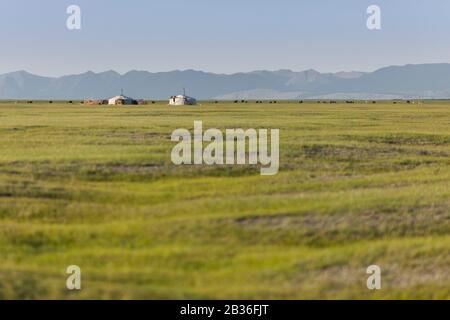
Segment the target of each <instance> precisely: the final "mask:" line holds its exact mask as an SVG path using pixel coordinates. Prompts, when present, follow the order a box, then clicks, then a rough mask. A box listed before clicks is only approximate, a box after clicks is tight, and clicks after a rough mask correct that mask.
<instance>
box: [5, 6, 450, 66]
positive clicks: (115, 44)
mask: <svg viewBox="0 0 450 320" xmlns="http://www.w3.org/2000/svg"><path fill="white" fill-rule="evenodd" d="M71 4H76V5H79V6H80V7H81V10H82V12H81V13H82V29H81V30H79V31H70V30H68V29H67V28H66V19H67V17H68V15H67V14H66V8H67V7H68V6H69V5H71ZM371 4H377V5H379V6H380V7H381V13H382V30H379V31H369V30H368V29H367V27H366V19H367V16H368V15H367V14H366V9H367V7H368V6H369V5H371ZM0 10H1V13H2V18H1V19H0V39H1V41H2V42H1V50H0V73H5V72H10V71H16V70H22V69H23V70H27V71H29V72H32V73H36V74H40V75H62V74H70V73H81V72H84V71H87V70H93V71H97V72H98V71H104V70H109V69H114V70H116V71H119V72H126V71H129V70H132V69H138V70H148V71H168V70H174V69H196V70H203V71H211V72H220V73H233V72H239V71H251V70H259V69H269V70H275V69H293V70H304V69H309V68H314V69H317V70H319V71H322V72H326V71H329V72H335V71H341V70H347V71H349V70H361V71H372V70H374V69H377V68H379V67H384V66H388V65H393V64H400V65H401V64H408V63H431V62H450V33H449V30H450V19H449V18H450V1H445V0H395V1H392V0H371V1H366V0H341V1H336V0H303V1H302V0H271V1H269V0H226V1H225V0H189V1H187V0H151V1H147V0H128V1H124V0H120V1H119V0H70V1H66V0H39V1H29V0H2V1H1V2H0Z"/></svg>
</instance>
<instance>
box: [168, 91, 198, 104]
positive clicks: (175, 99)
mask: <svg viewBox="0 0 450 320" xmlns="http://www.w3.org/2000/svg"><path fill="white" fill-rule="evenodd" d="M196 104H197V100H195V99H194V98H192V97H188V96H186V95H184V94H180V95H178V96H172V97H170V100H169V105H171V106H195V105H196Z"/></svg>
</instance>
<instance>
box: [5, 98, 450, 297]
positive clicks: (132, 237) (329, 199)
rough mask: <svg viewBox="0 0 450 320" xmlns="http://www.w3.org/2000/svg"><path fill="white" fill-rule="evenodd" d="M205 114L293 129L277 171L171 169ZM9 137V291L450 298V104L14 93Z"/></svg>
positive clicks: (210, 124) (219, 123) (222, 120)
mask: <svg viewBox="0 0 450 320" xmlns="http://www.w3.org/2000/svg"><path fill="white" fill-rule="evenodd" d="M194 120H203V126H204V128H205V129H206V128H218V129H223V130H225V129H227V128H239V127H242V128H244V129H245V128H279V129H280V145H281V146H280V147H281V150H280V172H279V174H278V175H276V176H260V174H259V168H257V167H252V166H233V167H227V166H174V165H172V163H171V160H170V152H171V149H172V147H173V146H174V145H175V143H173V142H171V141H170V135H171V133H172V131H173V130H174V129H177V128H188V129H190V130H192V128H193V122H194ZM0 142H1V152H0V298H2V299H11V298H18V299H36V298H46V299H47V298H48V299H59V298H62V299H82V298H88V299H97V298H98V299H166V298H175V299H182V298H192V299H216V298H224V299H228V298H235V299H254V298H258V299H320V298H324V299H337V298H349V299H350V298H356V299H385V298H389V299H390V298H401V299H403V298H420V299H422V298H441V299H450V158H449V155H450V102H449V103H445V102H436V103H431V102H428V103H424V104H420V105H417V104H414V105H407V104H393V103H377V104H317V103H304V104H298V103H278V104H253V103H248V104H232V103H230V104H227V103H219V104H208V103H203V104H202V105H201V106H198V107H195V108H192V107H177V108H169V107H168V106H166V105H163V104H155V105H147V106H138V107H137V106H135V107H100V106H96V107H87V106H82V105H69V104H59V103H54V104H43V103H42V104H32V105H29V104H20V103H19V104H13V103H2V104H0ZM73 264H75V265H78V266H80V267H81V270H82V290H81V291H76V292H74V291H68V290H67V289H66V287H65V285H66V277H67V275H66V274H65V271H66V268H67V266H69V265H73ZM372 264H376V265H379V266H380V267H381V269H382V289H381V290H378V291H370V290H368V289H367V287H366V280H367V277H368V275H366V268H367V267H368V266H369V265H372Z"/></svg>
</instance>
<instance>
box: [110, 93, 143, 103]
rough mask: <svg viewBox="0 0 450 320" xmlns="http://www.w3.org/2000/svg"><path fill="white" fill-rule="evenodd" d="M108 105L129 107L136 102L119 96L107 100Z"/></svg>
mask: <svg viewBox="0 0 450 320" xmlns="http://www.w3.org/2000/svg"><path fill="white" fill-rule="evenodd" d="M108 104H112V105H131V104H138V103H137V101H136V100H134V99H133V98H130V97H127V96H124V95H120V96H115V97H112V98H111V99H108Z"/></svg>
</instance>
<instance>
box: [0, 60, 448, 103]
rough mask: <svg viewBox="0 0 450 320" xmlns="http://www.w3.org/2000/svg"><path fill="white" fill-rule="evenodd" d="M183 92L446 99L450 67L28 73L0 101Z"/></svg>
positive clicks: (5, 85) (1, 85)
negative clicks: (226, 71) (49, 74)
mask: <svg viewBox="0 0 450 320" xmlns="http://www.w3.org/2000/svg"><path fill="white" fill-rule="evenodd" d="M183 88H186V90H187V94H188V95H191V96H193V97H196V98H198V99H230V100H234V99H401V98H404V99H411V98H429V99H438V98H450V64H444V63H442V64H419V65H405V66H390V67H386V68H382V69H379V70H376V71H374V72H367V73H366V72H339V73H320V72H318V71H315V70H306V71H301V72H295V71H291V70H278V71H254V72H248V73H235V74H215V73H207V72H202V71H194V70H186V71H171V72H158V73H151V72H147V71H130V72H127V73H125V74H122V75H121V74H119V73H117V72H115V71H106V72H101V73H94V72H91V71H89V72H86V73H82V74H77V75H68V76H62V77H57V78H52V77H42V76H37V75H33V74H30V73H28V72H26V71H17V72H12V73H7V74H3V75H0V99H45V100H47V99H55V100H56V99H74V100H75V99H85V98H96V99H100V98H107V97H111V96H114V95H117V94H119V93H120V92H121V89H123V90H124V93H125V94H126V95H128V96H131V97H133V98H144V99H166V98H168V97H169V96H171V95H174V94H179V93H181V92H182V90H183Z"/></svg>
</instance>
